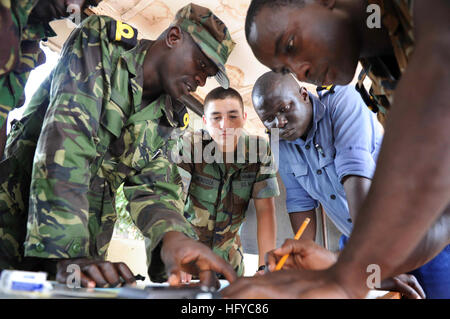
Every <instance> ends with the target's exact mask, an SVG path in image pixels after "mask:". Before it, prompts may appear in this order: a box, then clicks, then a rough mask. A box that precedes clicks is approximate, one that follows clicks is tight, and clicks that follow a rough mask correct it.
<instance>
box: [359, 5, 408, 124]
mask: <svg viewBox="0 0 450 319" xmlns="http://www.w3.org/2000/svg"><path fill="white" fill-rule="evenodd" d="M369 4H376V5H379V6H380V8H381V20H382V23H383V26H384V27H385V28H386V29H387V30H388V32H389V37H390V39H391V43H392V47H393V49H394V55H395V57H394V58H392V59H389V57H372V58H365V59H361V61H360V62H361V64H362V66H363V70H362V71H361V73H360V75H359V78H358V83H357V84H356V89H357V90H358V91H359V92H360V93H361V96H362V97H363V99H364V101H365V102H366V104H367V105H368V106H369V107H370V108H371V109H372V110H373V111H374V112H379V118H380V120H381V121H382V122H383V121H384V117H385V115H386V114H387V112H388V111H389V108H390V106H391V105H392V102H393V97H394V91H395V87H396V86H397V82H398V81H399V80H400V77H401V75H402V73H403V72H404V71H405V69H406V67H407V65H408V61H409V59H410V57H411V55H412V53H413V51H414V45H415V40H414V32H413V29H414V26H413V6H414V0H369ZM366 76H368V77H369V78H370V79H371V80H372V86H371V88H370V91H369V92H367V91H366V90H365V88H364V86H363V81H364V79H365V78H366ZM380 112H381V114H380Z"/></svg>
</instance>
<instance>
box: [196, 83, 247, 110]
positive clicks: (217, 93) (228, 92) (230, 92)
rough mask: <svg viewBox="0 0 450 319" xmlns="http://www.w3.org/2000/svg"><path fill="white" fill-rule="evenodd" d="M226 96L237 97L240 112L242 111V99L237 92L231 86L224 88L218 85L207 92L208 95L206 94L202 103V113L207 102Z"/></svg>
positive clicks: (225, 97)
mask: <svg viewBox="0 0 450 319" xmlns="http://www.w3.org/2000/svg"><path fill="white" fill-rule="evenodd" d="M227 98H235V99H237V100H238V101H239V103H240V104H241V107H242V112H244V101H243V100H242V96H241V95H240V94H239V92H238V91H236V90H235V89H233V88H231V87H230V88H228V89H224V88H223V87H221V86H219V87H216V88H215V89H214V90H212V91H211V92H209V93H208V95H206V97H205V101H204V103H203V113H206V109H207V105H208V103H209V102H211V101H214V100H225V99H227Z"/></svg>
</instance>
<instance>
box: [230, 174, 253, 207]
mask: <svg viewBox="0 0 450 319" xmlns="http://www.w3.org/2000/svg"><path fill="white" fill-rule="evenodd" d="M255 180H256V172H243V173H241V174H240V176H239V178H238V179H236V180H233V181H232V182H231V188H232V192H233V197H236V199H235V200H234V202H244V203H247V202H248V201H249V200H250V196H251V192H252V189H253V185H254V184H255Z"/></svg>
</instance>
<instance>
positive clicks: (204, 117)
mask: <svg viewBox="0 0 450 319" xmlns="http://www.w3.org/2000/svg"><path fill="white" fill-rule="evenodd" d="M202 119H203V124H204V125H206V116H205V114H203V116H202Z"/></svg>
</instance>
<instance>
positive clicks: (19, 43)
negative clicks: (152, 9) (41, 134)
mask: <svg viewBox="0 0 450 319" xmlns="http://www.w3.org/2000/svg"><path fill="white" fill-rule="evenodd" d="M100 1H101V0H69V1H64V0H55V1H42V0H15V1H12V0H1V1H0V29H1V30H2V35H1V36H0V40H1V43H2V47H1V48H0V127H1V128H2V131H1V133H0V158H1V156H2V155H3V150H4V146H5V140H6V122H7V117H8V113H9V112H10V111H11V110H12V109H14V108H18V107H20V106H22V105H23V103H24V102H25V94H24V88H25V84H26V82H27V80H28V76H29V74H30V72H31V71H32V70H33V69H35V68H36V67H38V66H39V65H41V64H42V63H44V61H45V54H44V52H43V51H42V50H41V49H40V48H39V42H40V41H41V40H44V41H46V40H47V38H49V37H53V36H56V33H55V32H54V31H53V30H52V28H51V27H50V25H49V22H50V21H52V20H56V19H61V18H63V17H66V16H68V15H69V12H67V10H66V7H69V6H70V5H79V7H80V9H81V10H83V9H84V8H85V7H87V6H88V5H94V6H96V5H97V4H98V3H99V2H100ZM54 15H56V16H54Z"/></svg>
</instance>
